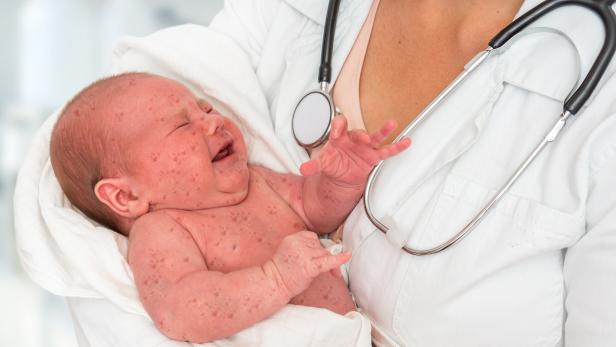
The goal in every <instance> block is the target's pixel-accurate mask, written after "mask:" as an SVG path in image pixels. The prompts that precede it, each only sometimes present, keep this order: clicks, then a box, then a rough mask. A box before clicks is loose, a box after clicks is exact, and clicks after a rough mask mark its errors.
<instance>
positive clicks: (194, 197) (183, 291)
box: [95, 74, 410, 342]
mask: <svg viewBox="0 0 616 347" xmlns="http://www.w3.org/2000/svg"><path fill="white" fill-rule="evenodd" d="M112 83H118V84H124V87H125V89H126V91H125V92H123V93H122V94H121V95H116V96H115V97H114V100H113V102H112V103H109V106H108V107H109V109H110V110H109V111H110V112H109V114H115V115H121V117H120V116H118V117H117V119H115V120H114V121H113V122H112V124H111V125H110V131H111V132H112V134H113V136H114V137H115V138H116V139H118V141H117V142H118V143H120V144H121V146H120V153H123V156H124V160H123V161H124V163H125V166H126V169H124V170H122V171H121V174H118V175H116V176H114V177H105V178H103V179H101V180H100V181H98V183H97V184H96V185H95V194H96V197H97V198H98V199H99V200H100V201H101V202H102V203H103V204H105V205H106V206H107V207H108V208H109V209H110V210H112V211H113V213H114V214H115V215H116V216H117V219H118V223H117V224H118V228H119V229H120V230H119V231H121V232H122V233H124V234H126V235H128V236H129V253H128V261H129V264H130V267H131V269H132V271H133V274H134V280H135V283H136V286H137V289H138V291H139V296H140V299H141V301H142V303H143V305H144V307H145V308H146V310H147V312H148V313H149V315H150V316H151V317H152V319H153V321H154V323H155V324H156V326H157V327H158V329H159V330H161V331H162V332H163V333H164V334H165V335H167V336H168V337H170V338H172V339H177V340H186V341H191V342H206V341H212V340H215V339H219V338H224V337H227V336H230V335H232V334H234V333H237V332H238V331H240V330H242V329H245V328H247V327H249V326H251V325H253V324H255V323H257V322H259V321H261V320H263V319H265V318H267V317H269V316H270V315H272V314H273V313H275V312H277V311H278V310H280V309H281V308H282V307H283V306H284V305H286V304H288V303H292V304H301V305H307V306H314V307H321V308H325V309H329V310H331V311H333V312H336V313H339V314H344V313H346V312H348V311H350V310H353V309H354V305H353V302H352V300H351V297H350V295H349V292H348V289H347V287H346V285H345V283H344V282H343V280H342V279H341V277H340V274H339V270H338V269H339V266H340V265H341V264H343V263H345V262H347V261H348V260H349V259H350V256H351V255H350V253H348V252H345V253H341V254H338V255H335V256H334V255H330V254H329V252H327V251H326V250H325V249H323V247H322V246H321V245H320V243H319V241H318V235H321V234H324V233H328V232H331V231H333V230H335V228H336V227H337V226H338V225H340V224H341V223H342V222H343V220H344V218H345V217H346V216H347V215H348V213H349V212H350V211H351V209H352V208H353V207H354V206H355V204H356V203H357V202H358V200H359V199H360V197H361V195H362V193H363V188H364V185H365V182H366V179H367V176H368V174H369V172H370V170H371V169H372V168H373V167H374V165H376V163H378V161H380V160H382V159H385V158H388V157H391V156H393V155H396V154H398V153H399V152H401V151H402V150H404V149H406V148H407V147H408V146H409V144H410V140H408V139H406V140H403V141H401V142H399V143H397V144H394V145H387V146H381V142H382V140H383V139H384V138H386V137H387V136H388V135H389V134H390V133H391V132H392V131H393V129H394V128H395V124H394V123H393V122H388V123H386V125H385V126H384V127H383V128H382V129H380V130H379V131H377V132H375V133H374V134H372V135H369V134H367V133H366V132H364V131H359V130H353V131H347V125H346V120H345V119H344V117H337V118H336V119H335V120H334V123H333V126H332V133H331V136H330V141H329V142H328V144H327V145H326V146H325V147H324V148H323V150H322V151H321V152H320V153H319V154H318V155H316V156H315V158H313V159H312V160H310V161H308V162H306V163H304V164H303V165H302V167H301V172H302V174H303V176H297V175H292V174H282V173H277V172H274V171H271V170H269V169H267V168H264V167H260V166H256V165H252V164H249V163H248V161H247V152H246V146H245V144H244V140H243V138H242V134H241V133H240V131H239V129H238V127H237V126H236V125H235V124H234V123H233V122H232V121H231V120H229V119H228V118H226V117H224V116H222V115H220V114H219V113H218V112H217V111H216V110H215V109H214V108H213V107H212V106H211V105H210V104H208V103H207V102H205V101H203V100H199V99H197V98H196V97H195V96H194V95H193V94H192V93H191V92H190V91H188V90H187V89H186V88H185V87H183V86H182V85H180V84H178V83H176V82H174V81H171V80H168V79H165V78H162V77H158V76H152V75H143V74H140V75H134V76H131V75H128V76H125V77H121V78H116V79H115V80H114V81H113V82H112ZM120 139H122V140H121V141H120ZM307 230H311V231H307Z"/></svg>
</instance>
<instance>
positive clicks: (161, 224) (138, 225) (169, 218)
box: [129, 210, 185, 243]
mask: <svg viewBox="0 0 616 347" xmlns="http://www.w3.org/2000/svg"><path fill="white" fill-rule="evenodd" d="M176 230H177V231H185V228H184V227H183V226H182V223H180V221H179V220H178V218H177V216H174V214H173V213H170V212H168V211H165V210H160V211H154V212H150V213H146V214H145V215H143V216H141V217H139V218H138V219H137V220H136V221H135V222H134V223H133V226H132V227H131V229H130V233H129V241H130V242H131V243H132V242H134V241H137V240H141V239H149V240H153V239H156V238H160V237H167V234H168V233H170V232H173V231H176Z"/></svg>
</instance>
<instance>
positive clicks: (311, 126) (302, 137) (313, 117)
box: [292, 90, 335, 148]
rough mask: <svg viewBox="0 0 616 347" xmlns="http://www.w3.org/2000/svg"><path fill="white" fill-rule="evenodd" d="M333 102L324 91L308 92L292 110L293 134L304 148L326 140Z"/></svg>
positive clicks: (333, 111)
mask: <svg viewBox="0 0 616 347" xmlns="http://www.w3.org/2000/svg"><path fill="white" fill-rule="evenodd" d="M334 113H335V109H334V103H333V101H332V99H331V97H330V96H329V94H327V93H326V92H324V91H321V90H313V91H311V92H308V93H307V94H306V95H305V96H304V97H303V98H302V99H301V100H300V101H299V102H298V103H297V106H295V111H293V124H292V128H293V136H295V140H296V141H297V142H298V143H299V144H300V145H301V146H302V147H306V148H315V147H318V146H319V145H320V144H322V143H323V142H325V140H327V136H328V134H329V129H330V127H331V123H332V119H333V118H334Z"/></svg>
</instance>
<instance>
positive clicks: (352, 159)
mask: <svg viewBox="0 0 616 347" xmlns="http://www.w3.org/2000/svg"><path fill="white" fill-rule="evenodd" d="M395 128H396V122H395V121H393V120H389V121H387V122H386V123H385V125H383V127H382V128H381V129H380V130H378V131H376V132H374V133H373V134H371V135H370V134H368V133H367V132H366V131H364V130H359V129H354V130H351V131H349V130H348V129H347V120H346V118H345V117H344V116H336V117H335V118H334V120H333V122H332V129H331V132H330V135H329V141H328V142H327V143H326V144H325V146H324V147H323V149H322V150H321V151H320V152H319V153H317V154H316V155H315V157H314V158H313V159H311V160H309V161H307V162H305V163H304V164H302V166H301V167H300V172H301V173H302V175H304V176H311V175H314V174H317V173H322V174H323V175H326V176H328V177H329V178H331V179H334V180H335V181H336V182H338V183H341V184H344V185H349V186H357V185H363V184H365V182H366V180H367V178H368V174H369V173H370V170H372V168H374V167H375V166H376V165H377V164H378V163H379V162H380V161H381V160H385V159H387V158H390V157H392V156H394V155H396V154H398V153H400V152H402V151H403V150H405V149H407V148H408V147H409V146H410V144H411V139H410V138H408V137H406V138H403V139H402V140H400V141H398V142H396V143H393V144H390V145H386V146H381V144H382V142H383V140H384V139H385V138H386V137H387V136H388V135H389V134H391V133H392V132H393V131H394V129H395Z"/></svg>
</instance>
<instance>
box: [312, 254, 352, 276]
mask: <svg viewBox="0 0 616 347" xmlns="http://www.w3.org/2000/svg"><path fill="white" fill-rule="evenodd" d="M349 260H351V252H342V253H338V254H336V255H331V254H328V255H325V256H322V257H319V258H315V259H314V265H315V266H316V268H317V271H318V272H319V273H321V272H327V271H330V270H333V269H335V268H338V267H340V265H342V264H344V263H346V262H348V261H349Z"/></svg>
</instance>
